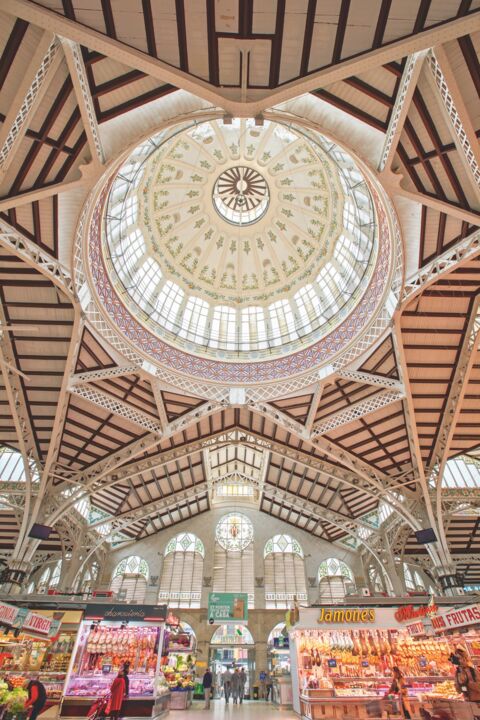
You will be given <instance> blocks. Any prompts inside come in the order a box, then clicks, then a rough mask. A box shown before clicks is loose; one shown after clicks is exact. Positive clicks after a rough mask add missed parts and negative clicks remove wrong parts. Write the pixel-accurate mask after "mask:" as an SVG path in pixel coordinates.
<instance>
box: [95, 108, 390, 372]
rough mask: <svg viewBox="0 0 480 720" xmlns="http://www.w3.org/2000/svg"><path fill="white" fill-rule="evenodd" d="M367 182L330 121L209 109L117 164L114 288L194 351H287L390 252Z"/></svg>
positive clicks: (142, 318) (151, 325)
mask: <svg viewBox="0 0 480 720" xmlns="http://www.w3.org/2000/svg"><path fill="white" fill-rule="evenodd" d="M377 235H378V233H377V222H376V213H375V208H374V203H373V199H372V195H371V191H370V187H369V183H368V182H367V179H366V178H365V176H364V174H363V172H362V171H361V170H360V168H359V166H358V164H357V163H356V162H355V161H354V160H353V158H352V157H351V156H350V155H349V154H348V153H347V152H345V151H344V150H343V149H342V148H340V147H339V146H338V145H336V144H335V143H333V142H332V141H330V140H328V139H327V138H325V137H324V136H322V135H321V134H319V133H317V132H314V131H311V130H307V129H305V128H300V127H296V126H292V125H288V126H287V125H286V124H283V123H280V122H265V123H264V125H263V126H257V125H255V123H254V122H253V121H249V120H238V121H234V122H233V123H232V124H230V125H227V124H223V122H222V121H221V120H211V121H207V122H201V123H198V124H193V125H190V126H187V125H185V124H184V125H183V126H181V127H180V128H178V127H177V128H175V129H174V130H172V129H170V130H168V131H163V132H162V133H160V134H159V135H157V136H155V137H153V138H150V139H148V140H147V141H145V142H144V143H142V144H141V145H139V146H138V147H137V148H136V149H135V150H134V151H133V153H131V155H130V156H129V157H128V159H127V160H126V162H125V163H124V164H123V166H122V167H121V168H120V169H119V171H118V172H117V174H116V175H115V177H114V179H113V182H112V184H111V187H110V192H109V196H108V201H107V205H106V211H105V215H104V225H103V232H102V248H103V258H104V261H105V264H106V269H107V272H108V274H109V278H110V281H111V282H112V285H113V287H114V288H115V291H116V293H117V295H118V297H119V298H120V300H121V302H122V303H123V305H124V306H125V307H126V308H127V309H128V311H129V312H130V313H131V314H132V316H134V317H136V318H137V319H138V321H139V322H140V323H141V324H142V325H143V326H144V327H145V328H147V329H148V330H149V331H151V332H152V333H153V334H154V335H155V336H156V337H158V338H161V339H162V340H165V341H166V342H167V343H170V344H171V345H173V346H176V347H177V348H184V349H185V350H187V352H190V353H193V354H194V355H197V356H198V355H204V356H211V357H212V358H215V359H224V360H227V361H233V360H240V361H243V362H251V361H252V360H255V359H261V358H275V357H279V356H285V355H288V354H290V353H292V352H293V351H296V350H299V349H301V348H304V347H308V346H309V345H312V344H313V343H314V342H317V341H318V340H320V339H321V338H323V337H325V336H326V335H328V334H329V333H331V332H332V331H333V330H334V329H335V328H336V327H338V326H339V325H340V324H341V323H342V322H344V321H345V319H346V318H347V317H348V316H349V314H350V313H351V312H352V311H353V310H354V308H355V307H356V306H357V305H358V304H359V303H360V301H361V299H362V296H363V295H364V294H365V293H366V291H367V288H368V287H369V283H370V281H371V278H372V273H373V269H374V267H375V262H376V258H377V253H378V237H377Z"/></svg>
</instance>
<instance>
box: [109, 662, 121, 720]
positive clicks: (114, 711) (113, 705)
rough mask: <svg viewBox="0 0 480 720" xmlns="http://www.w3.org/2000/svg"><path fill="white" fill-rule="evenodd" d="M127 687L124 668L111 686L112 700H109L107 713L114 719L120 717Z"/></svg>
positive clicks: (116, 719)
mask: <svg viewBox="0 0 480 720" xmlns="http://www.w3.org/2000/svg"><path fill="white" fill-rule="evenodd" d="M125 689H126V685H125V677H124V675H123V672H122V670H120V672H119V673H118V675H117V677H116V678H115V680H114V681H113V682H112V684H111V686H110V700H109V701H108V705H107V709H106V714H107V715H110V717H111V719H112V720H118V718H119V717H120V713H121V711H122V703H123V698H124V697H125Z"/></svg>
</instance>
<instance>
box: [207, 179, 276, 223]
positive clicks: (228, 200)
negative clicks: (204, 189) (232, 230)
mask: <svg viewBox="0 0 480 720" xmlns="http://www.w3.org/2000/svg"><path fill="white" fill-rule="evenodd" d="M269 202H270V193H269V191H268V184H267V181H266V180H265V178H264V177H263V175H261V174H260V173H259V172H258V170H255V168H252V167H246V166H245V165H237V166H235V167H231V168H229V169H228V170H224V171H223V172H222V173H220V175H219V176H218V178H217V180H216V182H215V185H214V187H213V204H214V206H215V209H216V211H217V212H218V214H219V215H220V216H221V217H222V218H223V219H224V220H226V221H227V222H228V223H231V224H232V225H240V226H242V225H252V224H253V223H255V222H257V221H258V220H260V218H262V217H263V216H264V215H265V213H266V212H267V209H268V204H269Z"/></svg>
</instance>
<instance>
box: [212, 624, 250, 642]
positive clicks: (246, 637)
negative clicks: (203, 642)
mask: <svg viewBox="0 0 480 720" xmlns="http://www.w3.org/2000/svg"><path fill="white" fill-rule="evenodd" d="M210 644H211V645H254V644H255V641H254V639H253V637H252V633H251V632H250V630H249V629H248V628H247V627H245V625H231V624H230V623H229V624H228V625H219V626H218V628H217V629H216V630H215V632H214V633H213V635H212V639H211V640H210Z"/></svg>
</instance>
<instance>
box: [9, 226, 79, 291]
mask: <svg viewBox="0 0 480 720" xmlns="http://www.w3.org/2000/svg"><path fill="white" fill-rule="evenodd" d="M0 245H1V246H2V247H4V248H6V249H7V250H9V251H10V252H11V253H12V254H13V255H16V256H17V257H19V258H20V259H21V260H23V261H24V262H26V263H27V265H30V267H34V268H35V269H36V270H38V272H40V273H42V274H43V275H46V276H47V277H49V278H50V280H51V281H52V282H53V283H55V284H56V285H57V286H58V287H59V288H60V289H61V290H62V291H63V292H64V293H65V295H67V297H68V298H69V299H70V300H73V299H74V297H75V288H74V285H73V280H72V276H71V274H70V272H69V270H68V269H67V268H66V267H65V266H64V265H62V263H60V262H59V261H58V260H56V259H55V258H54V257H52V255H49V254H48V253H47V252H45V250H41V249H40V248H39V247H38V245H36V243H34V242H32V241H31V240H29V239H28V238H27V237H25V235H22V234H21V233H20V232H19V231H18V230H15V229H14V228H13V227H12V226H11V225H9V224H8V223H7V222H5V220H2V219H0Z"/></svg>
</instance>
